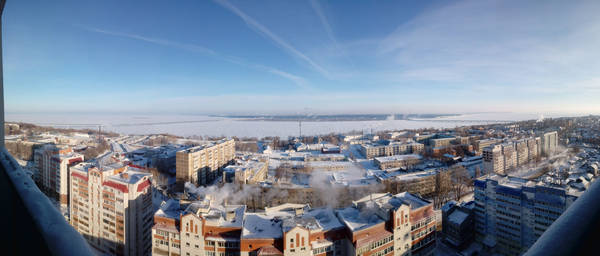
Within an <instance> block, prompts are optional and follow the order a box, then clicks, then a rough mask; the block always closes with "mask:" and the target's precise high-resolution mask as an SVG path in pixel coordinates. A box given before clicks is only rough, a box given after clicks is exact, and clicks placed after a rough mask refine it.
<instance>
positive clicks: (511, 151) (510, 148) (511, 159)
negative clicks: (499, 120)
mask: <svg viewBox="0 0 600 256" xmlns="http://www.w3.org/2000/svg"><path fill="white" fill-rule="evenodd" d="M502 156H503V157H504V173H506V172H508V171H511V170H513V169H515V168H516V167H517V151H516V150H515V144H514V143H513V142H507V143H504V144H502Z"/></svg>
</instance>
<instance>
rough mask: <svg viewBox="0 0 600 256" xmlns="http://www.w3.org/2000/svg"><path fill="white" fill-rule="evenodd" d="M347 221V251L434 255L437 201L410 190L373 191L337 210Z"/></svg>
mask: <svg viewBox="0 0 600 256" xmlns="http://www.w3.org/2000/svg"><path fill="white" fill-rule="evenodd" d="M337 215H338V217H339V218H340V220H341V221H342V223H344V225H346V229H347V233H348V237H347V244H348V245H347V249H346V253H347V254H346V255H378V256H379V255H433V253H434V250H435V246H436V245H435V236H436V234H435V226H436V219H435V214H434V212H433V204H432V203H431V202H429V201H427V200H424V199H422V198H421V197H419V196H416V195H413V194H411V193H408V192H403V193H399V194H396V195H393V194H390V193H381V194H371V195H369V196H366V197H364V198H361V199H360V200H358V201H354V202H353V205H352V206H351V207H347V208H344V209H341V210H338V211H337Z"/></svg>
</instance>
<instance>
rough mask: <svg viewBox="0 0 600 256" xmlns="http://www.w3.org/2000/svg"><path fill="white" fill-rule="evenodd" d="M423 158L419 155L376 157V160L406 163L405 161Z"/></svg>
mask: <svg viewBox="0 0 600 256" xmlns="http://www.w3.org/2000/svg"><path fill="white" fill-rule="evenodd" d="M421 158H423V157H422V156H421V155H419V154H407V155H393V156H383V157H376V158H375V160H377V161H379V162H392V161H405V160H418V159H421Z"/></svg>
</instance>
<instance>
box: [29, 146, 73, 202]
mask: <svg viewBox="0 0 600 256" xmlns="http://www.w3.org/2000/svg"><path fill="white" fill-rule="evenodd" d="M83 158H84V157H83V155H81V154H78V153H75V152H73V149H72V148H70V147H64V148H60V147H58V146H56V145H54V144H46V145H43V146H42V147H40V148H38V149H36V150H35V151H34V157H33V161H34V166H35V167H36V169H37V172H36V173H35V175H34V179H35V181H36V183H37V184H38V187H39V188H40V189H41V190H42V191H44V193H46V195H48V196H49V197H51V198H54V199H56V200H57V201H58V202H59V203H60V208H61V210H63V211H67V207H68V204H69V166H71V165H73V164H75V163H78V162H83V160H84V159H83Z"/></svg>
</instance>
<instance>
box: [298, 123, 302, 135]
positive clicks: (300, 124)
mask: <svg viewBox="0 0 600 256" xmlns="http://www.w3.org/2000/svg"><path fill="white" fill-rule="evenodd" d="M298 129H299V130H300V137H298V138H302V120H298Z"/></svg>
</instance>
